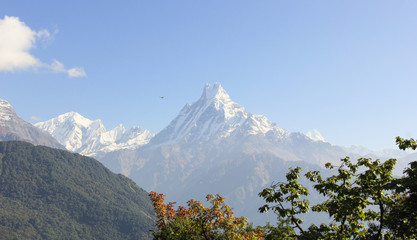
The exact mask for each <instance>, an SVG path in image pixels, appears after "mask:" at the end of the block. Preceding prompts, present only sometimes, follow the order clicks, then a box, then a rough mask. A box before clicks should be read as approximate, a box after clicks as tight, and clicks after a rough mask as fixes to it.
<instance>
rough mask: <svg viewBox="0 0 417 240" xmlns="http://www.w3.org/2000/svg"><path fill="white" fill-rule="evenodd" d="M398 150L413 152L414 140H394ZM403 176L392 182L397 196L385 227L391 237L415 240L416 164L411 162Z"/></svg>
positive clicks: (398, 138) (389, 211)
mask: <svg viewBox="0 0 417 240" xmlns="http://www.w3.org/2000/svg"><path fill="white" fill-rule="evenodd" d="M396 142H397V145H398V146H399V148H400V149H402V150H406V149H408V148H411V149H413V150H415V149H416V148H417V143H416V141H415V140H414V139H412V138H411V139H402V138H400V137H397V138H396ZM404 174H405V176H403V177H401V178H399V179H396V180H395V181H394V182H393V189H394V191H395V192H396V193H397V194H398V197H397V199H396V201H395V204H394V205H392V206H391V207H390V208H389V209H388V217H387V222H386V226H387V228H388V229H390V231H391V232H392V235H393V236H395V237H397V238H401V239H415V238H417V162H416V161H414V162H411V163H410V167H409V168H407V169H406V170H405V171H404Z"/></svg>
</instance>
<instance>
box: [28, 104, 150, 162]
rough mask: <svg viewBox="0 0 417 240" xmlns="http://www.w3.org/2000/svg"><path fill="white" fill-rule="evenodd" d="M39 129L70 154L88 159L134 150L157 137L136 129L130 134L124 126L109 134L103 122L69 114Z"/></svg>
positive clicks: (42, 125)
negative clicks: (49, 135)
mask: <svg viewBox="0 0 417 240" xmlns="http://www.w3.org/2000/svg"><path fill="white" fill-rule="evenodd" d="M35 126H37V127H38V128H40V129H42V130H44V131H47V132H49V133H50V134H51V135H52V136H54V137H55V138H56V139H57V140H58V141H59V142H60V143H61V144H63V145H64V146H65V147H66V148H67V149H68V150H70V151H73V152H78V153H81V154H83V155H86V156H94V155H96V154H97V153H99V152H111V151H116V150H120V149H134V148H137V147H139V146H142V145H144V144H147V143H148V142H149V140H150V139H151V138H152V137H153V136H154V134H152V133H150V132H149V131H148V130H142V129H141V128H139V127H133V128H131V129H129V130H126V129H125V128H124V126H123V125H121V124H120V125H119V126H117V127H115V128H114V129H112V130H110V131H107V130H106V129H105V127H104V126H103V123H102V122H101V120H94V121H92V120H90V119H87V118H85V117H83V116H81V115H80V114H79V113H76V112H69V113H65V114H62V115H59V116H58V117H56V118H53V119H50V120H48V121H45V122H39V123H36V124H35Z"/></svg>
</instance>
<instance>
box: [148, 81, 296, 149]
mask: <svg viewBox="0 0 417 240" xmlns="http://www.w3.org/2000/svg"><path fill="white" fill-rule="evenodd" d="M248 135H263V136H265V135H274V136H276V137H279V138H285V137H288V136H289V135H290V133H289V132H288V131H286V130H284V129H281V128H279V127H277V126H276V125H275V124H274V123H272V122H270V121H269V120H268V119H267V118H266V117H264V116H261V115H255V114H252V113H248V112H246V111H245V108H243V107H242V106H240V105H239V104H237V103H235V102H233V101H232V100H231V99H230V97H229V95H228V94H227V93H226V91H225V90H224V89H223V88H222V86H221V85H220V84H218V83H216V84H214V85H209V84H206V86H205V87H204V90H203V94H202V95H201V97H200V99H199V100H198V101H196V102H195V103H193V104H192V105H189V104H187V105H185V106H184V108H183V109H182V110H181V111H180V113H179V114H178V116H177V117H176V118H175V119H174V120H173V121H172V122H171V123H170V124H169V125H168V126H167V127H166V128H165V129H163V130H162V131H161V132H160V133H159V134H157V135H156V137H155V138H154V139H152V141H151V145H166V144H172V143H181V142H183V143H190V142H204V141H215V140H219V139H224V138H227V137H230V136H240V137H244V136H248Z"/></svg>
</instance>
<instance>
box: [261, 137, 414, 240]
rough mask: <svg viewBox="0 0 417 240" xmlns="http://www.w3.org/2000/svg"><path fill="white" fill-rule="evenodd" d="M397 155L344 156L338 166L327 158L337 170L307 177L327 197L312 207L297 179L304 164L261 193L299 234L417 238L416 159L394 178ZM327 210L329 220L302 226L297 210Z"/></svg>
mask: <svg viewBox="0 0 417 240" xmlns="http://www.w3.org/2000/svg"><path fill="white" fill-rule="evenodd" d="M396 142H397V145H398V146H399V148H400V149H402V150H406V149H408V148H410V149H413V150H415V149H417V143H416V141H415V140H414V139H412V138H411V139H402V138H400V137H397V139H396ZM395 163H396V160H395V159H389V160H387V161H385V162H382V163H381V162H380V161H379V160H378V159H377V160H372V159H370V158H360V159H358V160H357V162H356V163H352V162H351V161H350V159H349V157H346V158H344V159H341V164H340V166H334V165H332V164H330V163H327V164H326V165H325V167H326V168H327V169H329V170H336V173H335V174H334V175H332V176H330V177H328V178H326V179H323V177H322V176H321V174H320V172H318V171H310V172H307V173H306V174H305V177H306V178H307V179H308V180H310V181H311V182H313V183H314V185H313V186H314V189H315V190H316V191H318V193H320V194H321V195H323V196H324V197H325V198H326V200H325V201H324V202H322V203H319V204H316V205H314V206H312V207H310V205H309V202H308V201H307V199H306V196H307V195H308V191H307V189H306V188H305V187H304V186H302V185H301V184H299V183H298V179H299V177H300V170H301V169H300V168H295V169H291V168H290V170H289V172H288V174H287V176H286V177H287V182H286V183H278V184H273V185H272V186H271V187H269V188H265V189H264V190H263V191H262V192H260V193H259V196H260V197H262V198H264V199H265V201H266V203H267V204H266V205H264V206H262V207H260V208H259V210H260V211H261V212H265V211H268V210H273V211H274V212H275V213H277V214H278V215H279V216H280V217H282V218H284V221H287V222H289V223H291V224H292V227H293V228H295V229H298V232H299V233H298V235H297V238H298V239H416V238H417V162H411V163H410V167H409V168H407V169H406V170H405V171H404V174H405V175H404V176H403V177H401V178H394V177H392V170H393V168H394V166H395ZM310 210H312V211H315V212H326V213H327V214H328V215H329V217H330V218H331V219H332V222H331V223H330V224H328V225H327V224H321V225H320V226H316V225H311V226H310V227H309V228H308V229H307V230H306V229H303V228H302V227H301V223H302V220H301V219H300V218H299V217H298V214H304V213H307V212H308V211H310Z"/></svg>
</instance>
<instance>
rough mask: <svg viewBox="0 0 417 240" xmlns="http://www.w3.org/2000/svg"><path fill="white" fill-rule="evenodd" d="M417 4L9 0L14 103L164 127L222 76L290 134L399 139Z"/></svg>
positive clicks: (34, 114)
mask: <svg viewBox="0 0 417 240" xmlns="http://www.w3.org/2000/svg"><path fill="white" fill-rule="evenodd" d="M416 13H417V1H411V0H410V1H403V0H400V1H383V0H378V1H359V0H358V1H333V0H328V1H324V0H317V1H310V0H309V1H307V0H306V1H287V0H283V1H279V0H274V1H272V0H270V1H266V0H265V1H245V0H228V1H220V0H218V1H216V0H214V1H202V0H190V1H181V0H178V1H150V0H147V1H145V0H144V1H77V0H75V1H46V0H45V1H16V0H3V1H2V3H1V7H0V19H1V21H2V22H1V23H0V98H1V99H5V100H7V101H9V102H10V103H11V104H12V105H13V106H14V108H15V110H16V111H17V113H18V114H19V115H20V116H21V117H22V118H23V119H25V120H27V121H31V122H36V121H35V120H33V119H37V118H39V119H40V120H41V121H44V120H48V119H50V118H52V117H56V116H57V115H59V114H62V113H65V112H69V111H76V112H79V113H80V114H82V115H84V116H85V117H87V118H90V119H93V120H94V119H101V120H102V121H103V123H104V125H105V126H106V128H107V129H111V128H113V127H115V126H116V125H118V124H120V123H122V124H124V125H125V126H126V127H131V126H135V125H139V126H141V127H142V128H145V129H149V130H150V131H152V132H154V133H156V132H158V131H160V130H162V128H164V127H165V126H166V125H167V124H168V123H169V122H170V121H171V120H172V119H173V118H174V117H175V116H176V115H177V113H178V112H179V111H180V109H181V108H182V107H183V106H184V105H185V104H186V103H192V102H193V101H195V100H197V99H198V98H199V97H200V95H201V92H202V89H203V87H204V85H205V83H214V82H220V83H221V84H222V86H223V87H224V88H225V89H226V91H227V92H228V93H229V95H230V96H231V98H232V100H234V101H235V102H237V103H239V104H241V105H242V106H244V107H245V108H246V109H247V110H248V111H250V112H253V113H256V114H261V115H265V116H266V117H268V118H269V119H270V120H271V121H273V122H276V123H277V125H278V126H280V127H282V128H285V129H287V130H289V131H293V132H304V133H305V132H307V131H308V130H311V129H317V130H319V131H320V132H321V133H322V135H323V136H324V138H326V139H327V140H328V141H329V142H330V143H333V144H339V145H351V144H360V145H364V146H368V147H370V148H373V149H379V148H386V147H394V146H395V145H394V138H395V137H396V136H398V135H400V136H403V137H417V111H416V109H415V106H416V103H417V94H416V93H417V14H416ZM6 16H8V18H7V19H6ZM12 17H13V18H12ZM17 18H18V19H17ZM11 23H15V25H16V23H19V24H20V25H19V24H17V27H16V26H15V25H12V24H11ZM2 24H3V28H2V27H1V26H2ZM5 26H15V27H13V29H14V30H16V32H17V30H18V29H17V28H21V30H22V31H19V32H18V33H16V35H13V36H11V34H9V33H8V34H5V32H6V30H4V29H10V28H5ZM15 28H16V29H15ZM13 29H12V30H13ZM14 30H13V31H14ZM19 34H20V35H19ZM25 34H26V35H25ZM5 35H7V36H8V37H5ZM14 38H15V39H14ZM4 39H6V40H7V41H6V40H4ZM25 39H26V40H27V42H24V41H23V40H25ZM19 44H20V45H19ZM2 45H3V46H2ZM10 45H13V46H15V45H16V46H15V48H16V51H20V52H19V54H20V53H22V54H23V55H21V54H20V55H19V54H17V53H16V55H13V56H16V59H15V62H13V64H14V65H13V64H12V63H10V62H8V61H9V60H10V59H11V58H5V57H3V59H2V58H1V55H3V56H6V55H5V54H6V53H8V52H9V50H10V48H12V47H9V46H10ZM25 54H26V55H25ZM24 57H26V58H24ZM23 59H26V60H27V61H25V62H24V61H23ZM28 59H29V60H31V61H32V62H31V61H29V60H28ZM160 96H165V98H164V99H160Z"/></svg>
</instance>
